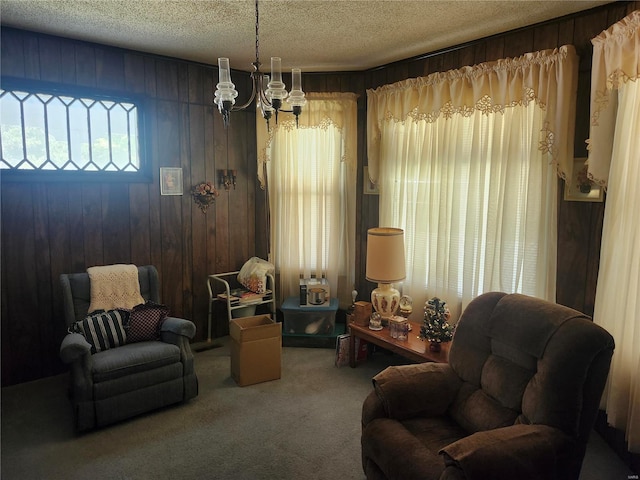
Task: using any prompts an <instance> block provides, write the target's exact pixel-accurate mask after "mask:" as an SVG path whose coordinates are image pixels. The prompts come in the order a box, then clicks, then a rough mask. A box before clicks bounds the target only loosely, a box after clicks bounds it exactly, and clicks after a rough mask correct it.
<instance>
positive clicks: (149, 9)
mask: <svg viewBox="0 0 640 480" xmlns="http://www.w3.org/2000/svg"><path fill="white" fill-rule="evenodd" d="M605 3H610V0H604V1H597V0H591V1H569V0H556V1H549V0H543V1H529V0H511V1H498V0H492V1H480V0H467V1H439V0H421V1H413V0H324V1H323V0H262V1H261V2H260V4H259V8H260V60H261V62H262V63H263V64H264V66H263V68H262V70H268V68H269V67H268V63H269V58H270V57H271V56H280V57H282V66H283V68H291V67H296V66H297V67H300V68H302V70H303V71H350V70H364V69H368V68H372V67H376V66H380V65H384V64H386V63H390V62H393V61H396V60H401V59H405V58H410V57H413V56H416V55H420V54H424V53H429V52H433V51H436V50H439V49H442V48H445V47H450V46H454V45H459V44H461V43H465V42H468V41H471V40H475V39H478V38H482V37H486V36H489V35H493V34H496V33H501V32H506V31H509V30H513V29H515V28H519V27H523V26H527V25H532V24H535V23H538V22H542V21H545V20H549V19H552V18H555V17H560V16H563V15H567V14H570V13H575V12H578V11H581V10H586V9H589V8H593V7H596V6H598V5H602V4H605ZM0 18H1V21H2V24H3V25H7V26H12V27H17V28H23V29H27V30H33V31H37V32H43V33H49V34H53V35H59V36H64V37H69V38H75V39H81V40H86V41H91V42H97V43H102V44H106V45H114V46H118V47H123V48H129V49H133V50H139V51H143V52H149V53H155V54H159V55H166V56H170V57H177V58H183V59H187V60H192V61H196V62H201V63H205V64H216V63H217V58H218V57H219V56H224V57H229V58H230V61H231V67H232V68H234V69H239V70H245V71H250V70H251V62H253V61H254V60H255V4H254V1H253V0H1V3H0Z"/></svg>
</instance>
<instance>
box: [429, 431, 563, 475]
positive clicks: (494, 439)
mask: <svg viewBox="0 0 640 480" xmlns="http://www.w3.org/2000/svg"><path fill="white" fill-rule="evenodd" d="M574 445H575V441H574V440H573V439H572V438H571V437H570V436H569V435H567V434H565V433H564V432H562V431H561V430H559V429H557V428H554V427H550V426H548V425H524V424H518V425H511V426H509V427H503V428H497V429H495V430H486V431H484V432H477V433H474V434H472V435H469V436H468V437H464V438H462V439H460V440H458V441H456V442H453V443H452V444H450V445H447V446H446V447H445V448H443V449H442V450H440V452H439V453H440V454H442V455H444V461H445V465H446V466H447V468H449V467H452V466H453V467H457V468H459V469H460V470H462V472H463V474H464V478H466V479H469V480H473V479H486V478H490V479H492V480H513V479H514V478H517V479H518V480H535V479H540V478H548V479H552V478H556V476H555V472H557V470H558V465H559V464H561V462H563V461H566V458H567V455H568V454H570V451H571V449H572V448H573V446H574Z"/></svg>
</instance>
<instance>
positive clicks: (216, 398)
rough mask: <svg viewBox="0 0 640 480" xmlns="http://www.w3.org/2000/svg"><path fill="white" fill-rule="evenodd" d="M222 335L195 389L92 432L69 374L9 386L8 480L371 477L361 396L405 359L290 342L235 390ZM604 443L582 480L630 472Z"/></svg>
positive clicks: (198, 359) (200, 366) (199, 367)
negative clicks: (274, 373) (364, 459)
mask: <svg viewBox="0 0 640 480" xmlns="http://www.w3.org/2000/svg"><path fill="white" fill-rule="evenodd" d="M221 344H222V346H221V347H220V348H215V349H210V350H204V351H201V352H198V353H196V354H195V365H196V371H197V374H198V379H199V386H200V393H199V395H198V397H197V398H195V399H193V400H191V401H189V402H188V403H185V404H180V405H176V406H174V407H169V408H165V409H162V410H160V411H157V412H153V413H150V414H146V415H143V416H140V417H137V418H134V419H131V420H128V421H125V422H122V423H118V424H116V425H113V426H110V427H107V428H103V429H100V430H96V431H93V432H89V433H86V434H83V435H76V434H75V433H74V431H73V428H72V425H73V422H72V417H71V408H70V405H69V402H68V400H67V397H66V387H67V385H66V382H67V378H66V375H60V376H57V377H51V378H46V379H42V380H38V381H35V382H30V383H25V384H21V385H16V386H12V387H7V388H4V389H2V437H1V450H2V457H1V460H2V464H1V474H2V475H1V477H2V479H3V480H36V479H42V480H74V479H78V480H85V479H93V480H101V479H109V480H111V479H135V480H145V479H150V480H164V479H172V480H176V479H205V478H211V479H221V480H226V479H233V480H236V479H238V480H244V479H246V480H261V479H264V480H272V479H295V480H297V479H305V480H307V479H309V480H312V479H322V480H324V479H332V480H334V479H357V480H363V479H364V475H363V473H362V467H361V463H360V412H361V408H362V402H363V400H364V399H365V397H366V396H367V395H368V393H369V392H370V391H371V388H372V387H371V377H373V376H374V375H375V374H377V373H378V372H380V371H382V370H383V369H384V368H386V367H387V366H388V365H391V364H401V363H405V362H404V360H402V359H401V358H399V357H397V356H395V355H387V354H384V353H377V354H376V355H374V356H373V357H372V358H371V359H370V360H369V361H367V362H366V363H364V364H361V365H359V366H358V367H357V368H355V369H352V368H349V367H340V368H337V367H336V366H335V365H334V351H333V350H332V349H326V348H295V347H285V348H283V360H282V378H281V379H280V380H275V381H271V382H265V383H261V384H257V385H252V386H247V387H238V386H237V385H236V384H235V382H234V381H233V380H232V379H231V377H230V374H229V370H230V357H229V348H228V345H227V344H228V337H227V338H224V339H222V341H221ZM598 452H600V453H599V454H596V455H594V454H589V453H588V458H587V460H586V461H585V466H587V465H589V466H588V470H592V471H594V472H597V475H598V476H595V477H589V476H588V475H586V476H585V475H584V474H583V476H581V480H587V479H590V478H605V477H602V476H600V475H601V474H602V472H604V473H605V474H607V475H609V474H611V475H613V476H608V477H606V478H626V476H625V477H622V475H623V474H625V475H626V473H625V472H626V470H625V469H624V466H622V465H621V462H618V463H616V460H615V459H616V458H617V457H615V456H614V455H613V454H612V453H611V452H607V449H606V446H605V447H604V448H600V449H599V450H598ZM612 456H613V457H612ZM616 468H617V470H614V469H616ZM628 473H630V472H628ZM615 475H619V476H615Z"/></svg>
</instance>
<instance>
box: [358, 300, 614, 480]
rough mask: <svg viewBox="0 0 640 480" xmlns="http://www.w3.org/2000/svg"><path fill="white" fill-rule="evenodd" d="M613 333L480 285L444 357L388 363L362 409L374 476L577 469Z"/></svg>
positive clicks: (366, 455) (546, 475)
mask: <svg viewBox="0 0 640 480" xmlns="http://www.w3.org/2000/svg"><path fill="white" fill-rule="evenodd" d="M613 349H614V341H613V338H612V337H611V335H610V334H609V333H608V332H606V331H605V330H604V329H602V328H601V327H599V326H598V325H596V324H594V323H593V322H592V321H591V320H590V319H589V318H588V317H586V316H584V315H583V314H581V313H579V312H577V311H575V310H572V309H570V308H567V307H564V306H561V305H557V304H553V303H550V302H546V301H543V300H540V299H536V298H532V297H528V296H524V295H519V294H510V295H508V294H505V293H498V292H492V293H486V294H484V295H481V296H479V297H478V298H476V299H474V300H473V301H472V302H471V303H470V304H469V306H468V307H467V308H466V309H465V311H464V313H463V315H462V316H461V318H460V320H459V322H458V325H457V328H456V332H455V335H454V338H453V341H452V344H451V349H450V352H449V363H447V364H436V363H423V364H417V365H403V366H397V367H389V368H387V369H386V370H384V371H383V372H381V373H380V374H378V375H377V376H376V377H374V379H373V384H374V390H373V391H372V392H371V394H370V395H369V396H368V397H367V398H366V400H365V402H364V405H363V409H362V437H361V441H362V464H363V469H364V472H365V474H366V476H367V478H368V479H369V480H372V479H389V480H391V479H401V480H411V479H421V480H430V479H434V480H435V479H439V480H445V479H446V480H452V479H467V480H472V479H481V480H487V479H491V480H501V479H505V480H507V479H509V480H512V479H519V480H526V479H558V480H565V479H577V478H578V477H579V474H580V469H581V465H582V461H583V459H584V454H585V449H586V444H587V441H588V437H589V434H590V432H591V429H592V428H593V424H594V422H595V417H596V414H597V410H598V406H599V402H600V397H601V395H602V391H603V389H604V385H605V382H606V379H607V375H608V371H609V366H610V362H611V357H612V354H613Z"/></svg>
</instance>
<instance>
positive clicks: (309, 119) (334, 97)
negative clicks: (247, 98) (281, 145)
mask: <svg viewBox="0 0 640 480" xmlns="http://www.w3.org/2000/svg"><path fill="white" fill-rule="evenodd" d="M306 98H307V104H306V105H305V106H304V108H303V109H302V113H301V114H300V116H299V118H298V123H299V127H298V128H327V126H329V125H335V126H336V127H337V128H339V129H341V130H342V131H343V138H345V139H351V138H355V137H354V135H356V132H357V131H358V108H357V102H358V95H357V94H355V93H343V92H335V93H331V92H330V93H307V94H306ZM270 123H271V128H270V130H267V125H266V122H265V120H264V118H262V116H261V115H260V113H259V111H258V113H257V115H256V136H257V148H258V179H259V180H260V185H261V186H262V188H264V180H265V178H264V162H267V161H269V160H270V158H269V145H270V144H271V141H272V139H273V136H274V134H275V132H276V131H277V130H278V129H280V128H286V129H292V128H296V121H295V117H294V116H293V114H292V113H285V112H280V113H279V115H278V124H277V125H276V123H275V118H272V119H271V121H270ZM343 161H345V162H347V164H348V167H349V169H350V170H354V171H355V169H356V164H357V142H353V141H346V142H345V144H344V157H343Z"/></svg>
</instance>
